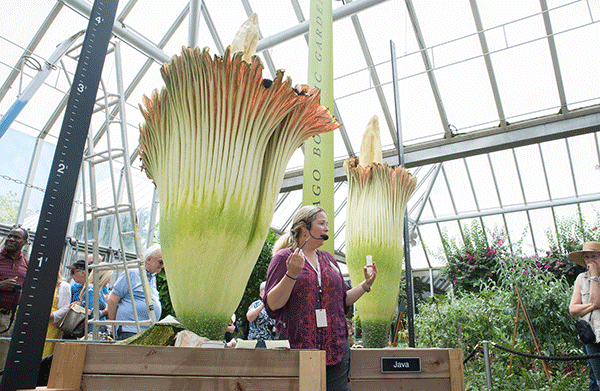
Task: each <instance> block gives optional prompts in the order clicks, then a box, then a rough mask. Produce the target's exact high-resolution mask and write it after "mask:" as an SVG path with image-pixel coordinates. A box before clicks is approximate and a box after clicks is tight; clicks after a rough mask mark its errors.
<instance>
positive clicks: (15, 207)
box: [0, 191, 37, 224]
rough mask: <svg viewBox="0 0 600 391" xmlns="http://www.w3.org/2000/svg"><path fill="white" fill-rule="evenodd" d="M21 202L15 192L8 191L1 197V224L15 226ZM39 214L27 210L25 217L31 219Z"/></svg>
mask: <svg viewBox="0 0 600 391" xmlns="http://www.w3.org/2000/svg"><path fill="white" fill-rule="evenodd" d="M20 204H21V200H20V199H19V196H18V194H17V193H15V192H14V191H8V192H6V193H5V194H2V195H0V223H4V224H14V223H15V222H16V221H17V213H19V205H20ZM35 213H37V212H36V211H34V210H31V209H27V211H26V212H25V217H29V216H31V215H33V214H35Z"/></svg>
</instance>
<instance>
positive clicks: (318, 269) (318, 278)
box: [304, 255, 322, 292]
mask: <svg viewBox="0 0 600 391" xmlns="http://www.w3.org/2000/svg"><path fill="white" fill-rule="evenodd" d="M304 259H305V260H306V262H308V265H309V266H310V267H311V269H313V270H314V271H315V273H317V283H318V284H319V292H322V290H321V265H320V264H319V255H317V268H316V269H315V267H314V266H313V265H312V263H310V261H309V260H308V258H306V256H304Z"/></svg>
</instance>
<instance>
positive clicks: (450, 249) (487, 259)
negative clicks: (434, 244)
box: [442, 220, 508, 292]
mask: <svg viewBox="0 0 600 391" xmlns="http://www.w3.org/2000/svg"><path fill="white" fill-rule="evenodd" d="M442 244H443V246H444V252H445V257H446V259H447V261H448V263H447V265H446V267H445V268H444V269H443V271H442V275H443V276H444V278H446V279H447V280H448V281H451V282H452V284H453V285H454V287H455V289H457V290H462V291H467V292H477V291H479V282H480V281H488V280H491V281H496V280H497V276H496V275H494V273H493V270H494V268H495V266H496V262H497V260H498V259H499V257H500V256H501V255H502V254H504V253H507V252H508V249H507V245H506V240H505V238H504V237H503V236H502V235H501V234H498V233H494V234H493V235H492V243H491V244H488V241H487V237H486V235H485V231H484V229H483V228H482V227H481V225H479V223H478V222H477V220H473V222H472V223H471V227H470V228H469V227H468V226H465V227H464V228H463V243H462V244H459V243H457V241H456V240H454V239H452V238H449V237H448V233H447V232H443V233H442Z"/></svg>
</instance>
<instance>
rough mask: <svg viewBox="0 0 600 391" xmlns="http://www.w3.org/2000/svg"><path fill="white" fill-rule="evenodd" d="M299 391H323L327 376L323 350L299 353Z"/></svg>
mask: <svg viewBox="0 0 600 391" xmlns="http://www.w3.org/2000/svg"><path fill="white" fill-rule="evenodd" d="M299 377H300V380H299V391H325V388H326V386H327V381H326V380H327V374H326V368H325V351H324V350H302V351H300V371H299Z"/></svg>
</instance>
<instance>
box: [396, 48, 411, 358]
mask: <svg viewBox="0 0 600 391" xmlns="http://www.w3.org/2000/svg"><path fill="white" fill-rule="evenodd" d="M390 51H391V56H392V80H393V83H392V85H393V86H394V103H395V107H396V135H397V137H398V162H399V164H400V165H401V166H404V146H403V145H402V131H401V122H400V99H399V94H398V68H397V64H396V45H394V41H391V40H390ZM403 231H404V236H403V239H402V241H403V244H404V265H405V266H404V272H405V274H406V320H407V322H406V323H407V326H408V346H410V347H411V348H414V347H415V320H414V300H413V278H412V266H411V264H410V241H409V239H408V212H406V211H405V212H404V229H403ZM396 332H398V331H397V330H396Z"/></svg>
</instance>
